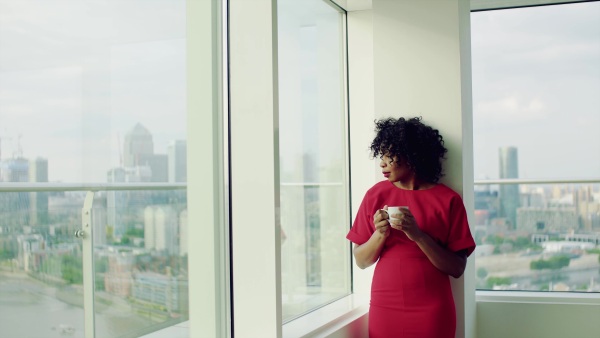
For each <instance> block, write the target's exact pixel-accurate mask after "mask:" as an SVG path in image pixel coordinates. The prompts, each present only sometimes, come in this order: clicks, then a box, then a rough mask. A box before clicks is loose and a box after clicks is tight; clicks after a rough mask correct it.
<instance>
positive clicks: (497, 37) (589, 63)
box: [471, 2, 600, 292]
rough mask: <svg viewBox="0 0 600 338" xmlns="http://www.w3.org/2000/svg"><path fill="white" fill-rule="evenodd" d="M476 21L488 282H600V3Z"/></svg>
mask: <svg viewBox="0 0 600 338" xmlns="http://www.w3.org/2000/svg"><path fill="white" fill-rule="evenodd" d="M471 28H472V54H473V57H472V61H473V101H474V106H473V107H474V108H473V122H474V158H475V177H476V179H479V180H483V181H484V182H485V179H520V180H524V181H525V182H524V183H522V184H502V185H498V184H496V185H491V184H480V185H476V187H475V188H476V191H475V231H474V233H475V235H476V240H477V244H478V247H477V251H476V257H477V258H476V260H475V265H476V269H477V284H478V288H480V289H514V290H540V291H580V292H600V259H599V257H598V256H599V253H600V246H599V245H600V176H599V175H600V133H598V126H600V95H598V93H600V2H590V3H580V4H569V5H555V6H544V7H532V8H521V9H510V10H499V11H486V12H475V13H472V15H471ZM532 179H533V180H552V179H554V182H556V181H557V180H558V179H560V181H558V183H555V184H552V183H551V182H549V183H546V184H535V182H534V183H532V182H529V183H527V182H526V181H527V180H532ZM569 180H571V181H569ZM575 180H577V181H575ZM484 182H482V183H484Z"/></svg>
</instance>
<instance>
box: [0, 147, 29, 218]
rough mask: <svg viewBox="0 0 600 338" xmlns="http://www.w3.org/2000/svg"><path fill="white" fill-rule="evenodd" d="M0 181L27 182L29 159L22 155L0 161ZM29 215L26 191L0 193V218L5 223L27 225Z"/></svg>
mask: <svg viewBox="0 0 600 338" xmlns="http://www.w3.org/2000/svg"><path fill="white" fill-rule="evenodd" d="M0 182H22V183H24V182H29V161H28V160H27V159H26V158H23V157H16V158H11V159H7V160H2V161H0ZM29 217H30V214H29V193H28V192H7V193H2V194H0V219H1V220H6V221H7V223H6V224H7V225H10V226H23V225H29Z"/></svg>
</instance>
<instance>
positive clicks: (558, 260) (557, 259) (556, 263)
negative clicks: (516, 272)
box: [529, 255, 571, 270]
mask: <svg viewBox="0 0 600 338" xmlns="http://www.w3.org/2000/svg"><path fill="white" fill-rule="evenodd" d="M570 263H571V258H569V257H568V256H564V255H559V256H553V257H551V258H550V259H548V260H546V259H539V260H534V261H531V262H530V263H529V267H530V268H531V270H544V269H550V270H559V269H562V268H564V267H565V266H569V264H570Z"/></svg>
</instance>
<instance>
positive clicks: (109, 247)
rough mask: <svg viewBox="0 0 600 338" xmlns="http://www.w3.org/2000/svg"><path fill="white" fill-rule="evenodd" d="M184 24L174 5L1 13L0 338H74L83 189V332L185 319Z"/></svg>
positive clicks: (4, 7) (69, 4) (128, 332)
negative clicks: (89, 308) (87, 214)
mask: <svg viewBox="0 0 600 338" xmlns="http://www.w3.org/2000/svg"><path fill="white" fill-rule="evenodd" d="M185 14H186V5H185V1H184V0H168V1H166V0H154V1H145V0H130V1H83V2H73V1H61V0H47V1H19V0H14V1H13V0H8V1H2V2H0V141H1V142H0V188H3V189H5V190H2V191H0V280H1V281H2V282H0V299H1V300H0V318H2V319H1V326H2V332H3V333H5V334H6V335H8V336H14V337H21V336H31V337H33V336H35V337H53V336H59V335H65V334H68V335H74V336H77V337H82V336H83V335H84V322H88V323H89V320H88V318H89V317H88V316H89V315H90V313H84V310H83V304H84V299H85V298H86V297H89V296H90V295H89V294H86V292H87V291H84V290H86V289H85V287H84V286H83V280H84V279H85V278H86V277H90V276H85V275H84V272H83V271H84V270H83V269H82V265H85V263H84V262H83V261H84V259H85V258H84V257H85V252H86V246H85V245H82V240H81V239H78V238H75V237H74V236H73V233H74V232H75V230H78V229H79V228H80V226H81V223H82V213H81V212H82V207H83V206H84V199H85V198H86V193H85V191H86V189H87V188H89V189H90V190H94V191H95V194H94V197H93V204H92V205H91V223H92V224H91V225H92V228H93V251H92V249H90V256H91V257H93V259H94V268H95V271H94V279H95V284H94V288H93V289H94V290H93V295H92V297H93V298H94V304H95V307H94V308H95V313H93V314H91V315H92V316H94V318H95V320H94V322H95V331H94V332H95V334H96V335H97V336H102V337H106V336H111V337H112V336H140V335H143V334H145V333H148V332H152V331H155V330H157V329H159V328H161V327H164V326H169V325H173V324H174V323H178V322H181V321H183V320H185V319H186V318H187V316H188V303H187V290H188V286H187V242H186V239H187V236H186V234H187V211H186V210H187V200H186V193H185V182H186V180H187V177H186V30H185V22H186V20H185V18H186V15H185ZM15 182H17V183H21V184H23V185H27V186H28V188H27V189H29V190H27V191H26V192H9V190H8V188H6V187H7V186H9V185H10V184H13V183H15ZM159 183H162V187H161V189H160V190H158V189H154V188H153V186H156V187H158V186H159V185H161V184H159ZM109 184H110V186H112V187H117V188H116V189H117V190H114V189H112V188H110V187H109V188H107V189H98V188H93V187H94V186H97V185H109ZM136 184H137V185H138V186H145V188H136V189H133V188H132V189H131V190H129V189H127V186H128V185H136ZM78 185H79V186H80V187H79V188H78V187H77V186H78ZM61 186H64V189H61ZM48 187H52V188H48ZM44 189H46V190H44ZM90 248H91V246H90ZM37 314H43V315H37ZM24 318H35V325H23V324H24V321H23V319H24ZM84 318H85V320H84ZM86 325H87V324H86Z"/></svg>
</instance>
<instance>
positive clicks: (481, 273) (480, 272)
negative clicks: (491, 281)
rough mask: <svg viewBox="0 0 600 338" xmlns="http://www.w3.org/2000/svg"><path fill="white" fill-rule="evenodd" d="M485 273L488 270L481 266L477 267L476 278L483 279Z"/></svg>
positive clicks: (486, 273) (485, 275)
mask: <svg viewBox="0 0 600 338" xmlns="http://www.w3.org/2000/svg"><path fill="white" fill-rule="evenodd" d="M487 275H488V271H487V269H486V268H484V267H481V268H479V269H477V277H478V278H481V279H484V278H485V277H487Z"/></svg>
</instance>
